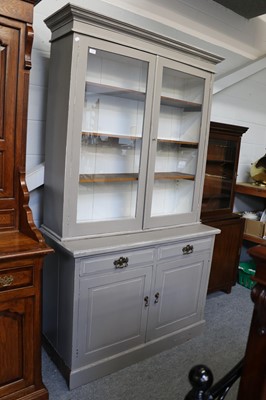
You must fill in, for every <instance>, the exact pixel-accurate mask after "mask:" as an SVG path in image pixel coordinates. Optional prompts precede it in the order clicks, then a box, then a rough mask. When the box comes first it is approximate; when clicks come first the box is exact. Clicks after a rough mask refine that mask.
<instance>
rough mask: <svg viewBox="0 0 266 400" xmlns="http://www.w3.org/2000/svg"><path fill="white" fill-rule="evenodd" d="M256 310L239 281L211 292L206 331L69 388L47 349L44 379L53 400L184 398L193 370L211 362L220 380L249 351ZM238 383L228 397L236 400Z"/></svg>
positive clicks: (44, 360) (166, 399)
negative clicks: (226, 289) (225, 290)
mask: <svg viewBox="0 0 266 400" xmlns="http://www.w3.org/2000/svg"><path fill="white" fill-rule="evenodd" d="M252 311H253V303H252V301H251V299H250V290H249V289H246V288H244V287H242V286H240V285H238V284H237V285H236V286H235V287H233V289H232V293H230V294H225V293H222V292H217V293H214V294H212V295H209V296H208V297H207V302H206V309H205V318H206V327H205V331H204V334H203V335H201V336H199V337H196V338H194V339H191V340H190V341H188V342H186V343H184V344H182V345H179V346H177V347H174V348H172V349H170V350H167V351H164V352H163V353H160V354H158V355H156V356H153V357H151V358H149V359H146V360H144V361H142V362H139V363H137V364H134V365H131V366H130V367H127V368H124V369H123V370H121V371H118V372H115V373H113V374H111V375H109V376H106V377H104V378H101V379H99V380H97V381H94V382H91V383H89V384H88V385H84V386H82V387H80V388H77V389H74V390H72V391H69V390H68V388H67V385H66V383H65V381H64V379H63V378H62V376H61V375H60V373H59V372H58V370H57V369H56V367H55V366H54V364H53V363H52V362H51V361H50V359H49V357H48V356H47V354H46V353H45V352H44V353H43V381H44V383H45V385H46V387H47V389H48V391H49V399H50V400H183V399H184V397H185V394H186V393H187V392H188V391H189V390H190V385H189V382H188V378H187V376H188V372H189V370H190V368H191V367H192V366H194V365H196V364H201V363H203V364H206V365H208V366H209V367H210V368H211V369H212V371H213V374H214V378H215V381H216V380H218V379H219V378H221V377H222V376H223V375H224V374H225V373H226V372H228V371H229V370H230V369H231V368H232V367H233V366H234V365H235V364H236V363H237V362H238V361H239V360H240V359H241V358H242V357H243V355H244V351H245V347H246V342H247V336H248V332H249V326H250V321H251V316H252ZM236 393H237V385H236V387H235V388H233V389H232V390H231V393H230V394H229V395H228V396H227V397H226V399H227V400H235V399H236Z"/></svg>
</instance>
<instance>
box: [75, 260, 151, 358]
mask: <svg viewBox="0 0 266 400" xmlns="http://www.w3.org/2000/svg"><path fill="white" fill-rule="evenodd" d="M152 269H153V268H152V266H146V267H141V268H132V269H128V270H119V271H116V272H114V273H111V274H106V275H98V276H92V277H89V278H82V279H81V282H80V313H79V325H78V331H79V335H78V349H79V350H78V353H79V357H78V364H79V365H86V364H90V363H93V362H96V361H97V360H100V359H104V358H106V357H110V356H112V355H114V354H118V353H121V352H122V351H125V350H127V349H130V348H132V347H135V346H137V345H139V344H142V343H144V342H145V334H146V324H147V316H148V310H149V307H148V306H149V297H150V287H151V279H152Z"/></svg>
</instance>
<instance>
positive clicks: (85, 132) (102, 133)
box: [81, 131, 142, 140]
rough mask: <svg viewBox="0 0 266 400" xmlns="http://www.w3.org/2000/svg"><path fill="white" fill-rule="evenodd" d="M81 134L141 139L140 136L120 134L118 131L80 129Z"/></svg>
mask: <svg viewBox="0 0 266 400" xmlns="http://www.w3.org/2000/svg"><path fill="white" fill-rule="evenodd" d="M81 134H82V135H84V136H92V137H100V136H102V137H109V138H116V139H129V140H139V139H142V136H131V135H121V134H119V133H106V132H89V131H82V132H81Z"/></svg>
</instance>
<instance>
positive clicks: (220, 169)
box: [202, 139, 237, 211]
mask: <svg viewBox="0 0 266 400" xmlns="http://www.w3.org/2000/svg"><path fill="white" fill-rule="evenodd" d="M236 150H237V149H236V143H235V142H233V141H228V140H223V139H210V141H209V146H208V156H207V165H206V174H205V182H204V196H203V201H202V211H212V210H218V209H224V208H230V207H231V195H232V185H233V182H234V178H235V177H234V173H235V157H236Z"/></svg>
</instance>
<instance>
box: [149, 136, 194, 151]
mask: <svg viewBox="0 0 266 400" xmlns="http://www.w3.org/2000/svg"><path fill="white" fill-rule="evenodd" d="M157 142H158V143H166V144H167V143H169V144H178V145H180V146H184V147H186V146H187V147H192V148H195V149H197V148H198V147H199V143H198V142H188V141H186V140H176V139H164V138H158V139H157Z"/></svg>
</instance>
